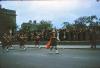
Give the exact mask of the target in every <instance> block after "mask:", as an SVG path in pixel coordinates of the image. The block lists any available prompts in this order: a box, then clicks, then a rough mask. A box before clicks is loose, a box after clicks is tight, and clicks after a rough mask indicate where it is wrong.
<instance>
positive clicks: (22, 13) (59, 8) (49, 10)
mask: <svg viewBox="0 0 100 68" xmlns="http://www.w3.org/2000/svg"><path fill="white" fill-rule="evenodd" d="M1 4H2V7H3V8H7V9H12V10H16V13H17V21H16V22H17V24H18V25H21V24H22V23H23V22H28V21H29V20H37V21H38V22H39V21H40V20H51V21H52V23H53V25H54V26H56V27H57V28H61V27H62V23H63V22H65V21H69V22H71V23H73V20H75V19H76V18H78V17H80V16H89V15H97V16H100V3H98V2H96V0H62V1H61V0H60V1H58V0H54V1H1Z"/></svg>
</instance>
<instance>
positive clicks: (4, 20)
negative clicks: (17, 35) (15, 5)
mask: <svg viewBox="0 0 100 68" xmlns="http://www.w3.org/2000/svg"><path fill="white" fill-rule="evenodd" d="M15 31H16V11H14V10H10V9H5V8H2V7H1V5H0V33H4V32H7V33H13V32H15Z"/></svg>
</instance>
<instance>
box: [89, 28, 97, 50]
mask: <svg viewBox="0 0 100 68" xmlns="http://www.w3.org/2000/svg"><path fill="white" fill-rule="evenodd" d="M89 40H90V45H91V48H96V31H95V29H94V28H92V29H90V33H89Z"/></svg>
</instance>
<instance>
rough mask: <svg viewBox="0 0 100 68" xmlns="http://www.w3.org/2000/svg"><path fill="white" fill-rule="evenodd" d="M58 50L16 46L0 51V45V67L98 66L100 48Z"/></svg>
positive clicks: (82, 67)
mask: <svg viewBox="0 0 100 68" xmlns="http://www.w3.org/2000/svg"><path fill="white" fill-rule="evenodd" d="M59 52H60V54H55V53H49V50H48V49H45V48H41V49H39V48H27V49H26V50H23V49H19V48H17V47H16V48H15V49H13V50H9V52H5V53H2V49H1V47H0V68H100V49H59Z"/></svg>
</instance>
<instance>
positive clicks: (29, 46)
mask: <svg viewBox="0 0 100 68" xmlns="http://www.w3.org/2000/svg"><path fill="white" fill-rule="evenodd" d="M0 46H1V45H0ZM13 46H14V47H17V46H19V45H13ZM25 47H27V48H34V47H35V45H25ZM40 47H41V48H44V47H45V45H40ZM57 47H58V48H62V49H67V48H73V49H74V48H91V45H58V46H57ZM96 48H100V45H96Z"/></svg>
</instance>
